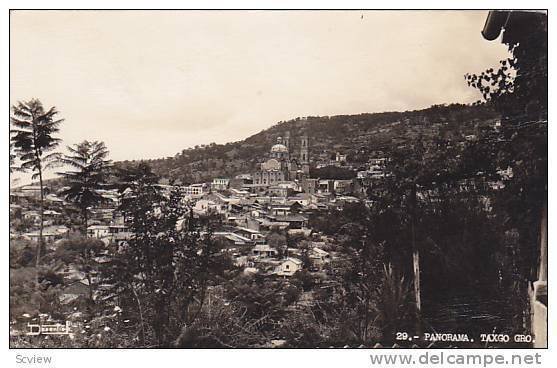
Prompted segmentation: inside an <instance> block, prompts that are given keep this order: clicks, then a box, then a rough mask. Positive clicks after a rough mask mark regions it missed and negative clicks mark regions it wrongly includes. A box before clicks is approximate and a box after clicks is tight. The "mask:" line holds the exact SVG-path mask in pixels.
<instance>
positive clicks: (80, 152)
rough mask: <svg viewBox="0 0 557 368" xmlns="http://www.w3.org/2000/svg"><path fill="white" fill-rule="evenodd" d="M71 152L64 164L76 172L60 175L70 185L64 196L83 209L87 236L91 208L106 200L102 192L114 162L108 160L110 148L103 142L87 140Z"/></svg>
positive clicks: (70, 148)
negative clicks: (89, 209) (88, 212)
mask: <svg viewBox="0 0 557 368" xmlns="http://www.w3.org/2000/svg"><path fill="white" fill-rule="evenodd" d="M68 150H69V151H70V154H69V155H64V157H63V158H62V159H61V160H60V161H61V162H62V163H63V164H66V165H68V166H70V167H72V168H74V169H76V170H73V171H66V172H63V173H60V174H61V175H62V176H63V177H64V178H65V179H66V180H67V181H68V185H69V187H68V188H67V189H66V190H64V191H63V192H62V193H63V195H64V196H65V197H66V199H67V200H69V201H71V202H73V203H75V204H76V205H77V207H79V209H80V210H81V213H82V216H83V223H84V233H85V234H87V222H88V214H87V209H88V208H89V207H91V206H93V205H96V204H98V203H100V202H101V201H102V200H103V196H102V195H101V194H100V193H99V190H100V189H102V188H104V187H105V180H106V176H107V175H108V172H109V169H110V165H111V161H110V160H107V159H106V158H107V157H108V149H107V148H106V146H105V144H104V143H103V142H98V141H94V142H89V141H83V142H81V143H79V144H76V145H74V146H73V147H68Z"/></svg>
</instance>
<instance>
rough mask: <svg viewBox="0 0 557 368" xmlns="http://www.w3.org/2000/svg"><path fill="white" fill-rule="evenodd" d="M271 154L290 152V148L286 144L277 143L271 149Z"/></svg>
mask: <svg viewBox="0 0 557 368" xmlns="http://www.w3.org/2000/svg"><path fill="white" fill-rule="evenodd" d="M271 152H288V148H287V147H286V146H285V145H284V144H281V143H277V144H275V145H274V146H273V147H271Z"/></svg>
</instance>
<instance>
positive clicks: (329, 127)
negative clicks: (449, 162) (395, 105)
mask: <svg viewBox="0 0 557 368" xmlns="http://www.w3.org/2000/svg"><path fill="white" fill-rule="evenodd" d="M497 117H498V116H497V114H496V113H495V112H494V111H493V110H492V109H491V108H489V107H488V106H486V105H462V104H451V105H434V106H432V107H430V108H427V109H423V110H414V111H405V112H383V113H366V114H358V115H337V116H308V117H304V118H296V119H293V120H289V121H281V122H278V123H277V124H275V125H274V126H272V127H270V128H268V129H265V130H263V131H261V132H259V133H257V134H254V135H252V136H250V137H248V138H246V139H244V140H243V141H238V142H231V143H226V144H215V143H212V144H209V145H200V146H196V147H194V148H189V149H184V150H183V151H182V152H179V153H177V154H176V155H175V156H174V157H171V158H162V159H155V160H148V161H147V162H149V164H150V165H151V166H152V167H153V170H154V171H155V172H156V173H157V174H159V175H160V176H162V177H164V178H168V179H170V180H179V181H180V182H181V183H183V184H188V183H193V182H201V181H207V180H210V179H211V178H214V177H232V176H235V175H237V174H241V173H250V172H252V171H253V170H255V169H256V167H257V164H258V163H259V162H261V161H262V160H263V159H264V158H265V155H266V154H267V152H269V150H270V148H271V146H272V145H273V144H275V143H276V141H277V137H279V136H282V137H284V135H285V133H286V132H287V131H289V132H290V136H291V138H290V148H291V149H290V150H291V152H293V153H294V154H297V153H298V152H299V147H300V142H299V137H300V136H301V135H302V134H307V135H308V136H309V139H310V157H311V163H312V165H316V164H318V163H323V162H327V161H328V160H330V159H331V157H332V156H333V155H335V154H336V152H339V153H341V154H346V155H347V160H348V163H349V164H352V165H353V166H357V165H359V164H362V163H364V162H367V160H368V159H370V158H374V157H377V158H378V157H382V156H384V155H385V154H388V151H389V150H390V149H392V148H394V147H396V146H397V145H399V144H401V143H402V142H404V140H406V139H408V138H416V137H420V136H421V137H422V138H423V139H430V138H433V137H434V136H441V137H445V138H447V139H451V140H463V139H464V137H465V136H466V135H470V134H474V133H475V132H477V130H478V128H479V127H481V126H484V125H487V124H493V122H494V120H495V119H497ZM130 163H133V161H123V162H118V163H117V165H127V164H130Z"/></svg>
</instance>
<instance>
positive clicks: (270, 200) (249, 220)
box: [10, 136, 385, 282]
mask: <svg viewBox="0 0 557 368" xmlns="http://www.w3.org/2000/svg"><path fill="white" fill-rule="evenodd" d="M288 138H289V137H286V139H285V140H284V142H283V140H282V138H279V139H278V142H277V143H276V144H275V145H273V146H272V147H271V148H270V150H269V153H268V154H267V155H266V157H264V158H262V159H264V160H263V162H261V164H260V169H259V170H257V171H255V172H253V173H245V174H239V175H236V176H235V177H233V178H220V177H219V178H214V179H213V180H212V181H211V182H206V183H193V184H191V185H187V186H184V185H178V186H173V185H169V184H158V186H159V188H160V189H161V190H163V191H167V192H169V191H170V190H172V189H174V190H178V191H179V192H180V193H182V196H183V202H184V203H185V204H187V205H188V206H189V207H190V208H191V209H192V212H193V214H194V216H207V215H218V216H219V217H220V218H221V219H222V222H221V224H222V225H221V227H220V228H219V229H217V230H216V231H215V232H214V233H213V235H214V237H215V238H217V239H219V240H220V241H222V243H223V244H224V245H225V249H226V252H228V253H229V254H230V255H231V256H232V257H233V259H234V262H235V264H236V265H237V266H240V267H242V268H243V269H244V272H246V273H261V274H265V275H267V276H279V277H283V278H288V277H290V276H292V275H294V274H295V273H296V271H298V270H301V269H302V260H301V259H302V254H301V250H300V249H299V248H297V247H294V248H292V247H289V246H288V244H287V242H286V237H287V236H288V237H290V238H294V239H296V238H298V239H305V240H307V244H306V248H307V249H305V251H307V254H304V257H307V258H308V259H309V261H310V264H311V266H310V267H309V269H310V270H311V271H312V272H319V273H321V274H322V275H323V277H324V278H325V277H326V272H325V271H326V270H328V269H330V265H331V263H332V262H334V260H335V259H336V258H337V254H336V253H335V251H334V250H333V249H334V248H335V244H336V240H335V239H334V238H332V237H328V236H325V235H323V234H320V233H319V232H318V231H315V230H314V229H312V228H311V225H310V219H311V218H312V217H314V216H319V212H320V211H321V212H322V211H328V210H329V209H331V208H341V207H342V206H343V205H344V204H346V203H355V202H360V201H361V200H362V199H361V198H362V197H363V194H364V189H363V186H362V181H363V180H369V179H379V178H381V177H383V176H384V175H385V173H384V172H383V165H382V164H383V163H384V161H385V159H384V158H382V159H372V160H370V162H369V170H367V171H360V172H358V173H357V177H354V178H353V179H314V178H310V177H309V165H310V160H311V158H310V157H309V154H308V149H309V147H308V145H309V139H308V137H307V136H305V137H303V138H302V140H301V142H302V147H301V148H300V150H299V152H291V151H293V149H292V148H291V147H290V145H289V139H288ZM329 165H330V166H341V165H346V156H345V155H342V154H341V153H337V154H336V156H335V159H334V160H331V161H330V162H328V163H327V166H329ZM65 189H67V188H64V187H61V188H58V190H57V191H55V190H53V189H50V187H49V186H46V187H45V188H44V200H45V203H46V208H47V209H46V210H45V211H44V218H45V220H44V224H43V225H44V229H43V231H42V236H43V238H44V241H45V243H46V244H47V247H48V248H49V249H51V250H55V249H56V247H57V245H58V244H60V243H62V242H63V241H64V240H65V239H68V238H69V237H70V235H71V233H72V231H75V230H76V229H75V227H76V225H75V223H72V220H71V216H72V214H71V212H70V211H68V203H67V202H66V200H65V199H64V197H63V195H61V194H59V193H61V192H63V191H64V190H65ZM51 190H52V192H51ZM101 194H102V197H103V198H104V200H103V201H102V202H100V203H99V205H98V206H95V207H92V208H88V211H89V213H90V218H89V220H88V224H89V225H88V227H87V236H88V237H90V238H94V239H99V240H101V241H102V242H103V243H104V244H105V245H106V246H109V245H110V244H118V245H121V244H124V243H125V242H126V241H127V240H129V239H130V238H131V237H133V233H132V232H131V231H130V230H129V228H128V226H127V225H126V221H125V218H124V215H123V214H122V213H121V212H120V211H119V210H118V208H119V206H120V200H121V197H122V196H123V195H125V191H124V192H123V193H120V192H119V191H118V190H117V189H106V190H102V191H101ZM39 198H40V187H39V186H37V185H25V186H19V187H15V188H12V190H11V191H10V214H11V221H12V223H11V225H12V226H11V233H10V238H11V239H25V240H28V241H31V242H35V243H36V242H38V238H39V225H40V215H39V209H38V208H37V205H38V200H39ZM69 212H70V213H69ZM278 234H281V235H280V236H278V237H277V236H274V235H278ZM67 277H68V278H69V279H70V280H72V281H80V282H86V280H84V279H85V277H84V276H83V275H80V274H79V273H74V274H72V273H69V274H68V276H67ZM80 277H81V279H80Z"/></svg>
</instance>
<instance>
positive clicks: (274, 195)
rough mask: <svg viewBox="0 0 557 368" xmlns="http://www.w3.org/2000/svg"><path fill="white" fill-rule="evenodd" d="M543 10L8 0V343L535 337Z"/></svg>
mask: <svg viewBox="0 0 557 368" xmlns="http://www.w3.org/2000/svg"><path fill="white" fill-rule="evenodd" d="M6 12H7V11H6ZM547 18H548V11H547V10H536V9H532V10H513V9H507V10H505V9H499V10H490V9H480V10H425V9H422V10H358V9H352V10H294V9H292V10H286V9H283V10H278V9H275V10H224V9H222V10H163V9H158V10H156V9H152V10H124V9H120V10H110V9H105V10H101V9H97V10H93V9H91V10H77V9H75V10H71V9H66V10H62V9H59V10H54V9H53V10H40V9H36V10H32V9H10V10H9V101H5V104H6V105H7V104H8V103H9V124H8V125H9V127H6V131H7V132H6V142H5V144H6V151H7V150H8V147H7V146H8V142H9V173H8V168H5V169H4V171H5V174H6V175H8V174H9V259H7V260H5V262H9V312H8V311H6V314H8V313H9V349H85V348H86V349H90V348H93V349H154V350H156V349H167V348H172V349H248V348H249V349H270V350H272V349H311V350H315V349H331V348H332V349H389V350H390V349H393V348H399V349H452V348H460V349H489V348H492V349H502V348H512V349H528V350H527V351H526V353H528V354H534V353H532V352H533V351H534V350H530V349H547V348H548V125H547V124H548V19H547ZM6 87H8V86H6ZM6 89H7V88H6ZM6 119H8V117H6ZM6 181H7V180H6ZM6 192H7V190H6ZM6 194H7V193H6ZM5 212H7V211H6V210H5ZM6 222H7V220H6ZM6 226H7V225H6ZM6 236H7V234H6ZM6 253H8V251H6ZM6 283H7V282H6ZM6 304H7V303H6ZM7 328H8V327H7V326H6V329H7ZM25 351H26V350H25ZM369 351H374V352H375V351H378V350H369ZM446 351H448V350H446ZM494 351H495V350H494ZM266 353H267V352H266ZM30 354H32V352H29V353H28V354H27V355H17V358H15V361H16V363H20V365H18V366H21V364H23V365H24V364H27V365H28V364H32V363H33V364H34V363H37V361H36V360H32V359H36V358H37V356H35V355H30ZM368 355H369V353H368ZM374 356H376V357H378V358H379V357H381V359H383V358H384V357H383V356H380V355H374ZM373 359H375V358H372V362H371V364H372V365H374V364H375V365H380V364H382V361H379V360H377V361H374V360H373ZM442 359H443V356H442V355H441V362H443V361H442ZM420 362H421V361H420ZM486 362H487V360H486ZM524 362H526V363H528V361H526V360H524V361H523V362H521V363H524ZM253 363H254V362H252V364H253ZM261 363H262V362H261ZM387 363H389V361H385V364H387ZM401 363H402V364H404V362H402V361H401ZM448 363H451V362H450V361H449V362H448ZM457 363H458V361H457ZM513 363H516V362H514V361H513ZM288 364H290V363H288ZM368 364H369V362H368ZM451 364H452V363H451ZM248 366H249V365H248ZM294 366H296V365H294ZM483 366H484V367H485V366H486V363H485V362H484V365H483Z"/></svg>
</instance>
